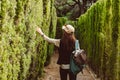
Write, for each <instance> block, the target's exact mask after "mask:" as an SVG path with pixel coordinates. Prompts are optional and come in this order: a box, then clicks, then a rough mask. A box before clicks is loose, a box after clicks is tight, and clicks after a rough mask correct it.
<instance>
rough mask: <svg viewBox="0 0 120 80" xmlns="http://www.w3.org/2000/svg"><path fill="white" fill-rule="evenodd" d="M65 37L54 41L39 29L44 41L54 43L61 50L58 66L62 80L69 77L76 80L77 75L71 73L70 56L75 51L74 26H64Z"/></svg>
mask: <svg viewBox="0 0 120 80" xmlns="http://www.w3.org/2000/svg"><path fill="white" fill-rule="evenodd" d="M62 29H63V36H62V38H61V39H52V38H49V37H47V36H46V35H45V34H44V33H43V32H42V30H41V29H40V28H37V32H39V33H40V35H41V36H42V37H43V38H44V40H46V41H48V42H50V43H53V44H54V45H55V46H57V47H58V48H59V49H58V51H59V58H58V61H57V64H59V65H60V78H61V80H67V75H69V80H76V75H74V74H73V73H72V72H71V71H70V65H69V64H70V55H71V54H72V52H73V50H74V49H75V40H76V38H75V36H74V31H75V29H74V27H73V26H72V25H64V26H62Z"/></svg>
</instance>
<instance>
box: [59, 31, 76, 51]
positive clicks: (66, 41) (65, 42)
mask: <svg viewBox="0 0 120 80" xmlns="http://www.w3.org/2000/svg"><path fill="white" fill-rule="evenodd" d="M75 40H76V38H75V35H74V33H70V34H68V33H66V32H65V31H63V36H62V38H61V43H62V46H64V48H66V50H67V51H68V50H69V51H72V50H73V49H74V47H75Z"/></svg>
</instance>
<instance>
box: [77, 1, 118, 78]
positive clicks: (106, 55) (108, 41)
mask: <svg viewBox="0 0 120 80" xmlns="http://www.w3.org/2000/svg"><path fill="white" fill-rule="evenodd" d="M75 26H76V31H77V37H78V39H79V41H80V44H81V48H84V49H85V50H86V51H87V55H88V60H89V62H88V63H89V65H90V67H91V68H92V69H93V70H94V72H95V73H96V74H97V75H98V77H101V80H119V79H120V67H119V66H120V0H98V1H97V2H96V3H94V4H93V5H92V6H91V7H90V8H89V9H88V10H87V12H86V13H85V14H83V15H82V16H80V18H78V21H77V22H75Z"/></svg>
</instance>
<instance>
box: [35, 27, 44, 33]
mask: <svg viewBox="0 0 120 80" xmlns="http://www.w3.org/2000/svg"><path fill="white" fill-rule="evenodd" d="M36 31H37V32H39V33H40V35H43V32H42V30H41V28H39V27H37V28H36Z"/></svg>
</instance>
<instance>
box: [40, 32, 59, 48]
mask: <svg viewBox="0 0 120 80" xmlns="http://www.w3.org/2000/svg"><path fill="white" fill-rule="evenodd" d="M42 37H43V38H44V40H46V41H47V42H49V43H52V44H54V45H55V46H57V47H59V45H60V39H53V38H49V37H48V36H46V35H45V34H44V35H43V36H42Z"/></svg>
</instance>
